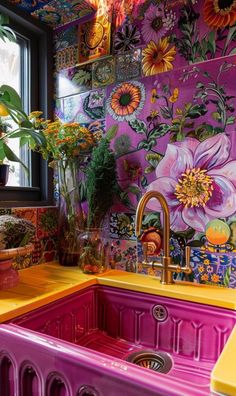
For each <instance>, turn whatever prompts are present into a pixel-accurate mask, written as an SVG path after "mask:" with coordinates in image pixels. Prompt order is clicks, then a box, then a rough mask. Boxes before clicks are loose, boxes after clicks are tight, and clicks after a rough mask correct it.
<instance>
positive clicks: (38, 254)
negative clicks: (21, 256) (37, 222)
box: [32, 238, 43, 265]
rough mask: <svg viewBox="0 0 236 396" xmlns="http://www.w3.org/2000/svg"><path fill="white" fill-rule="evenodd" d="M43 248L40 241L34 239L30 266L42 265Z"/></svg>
mask: <svg viewBox="0 0 236 396" xmlns="http://www.w3.org/2000/svg"><path fill="white" fill-rule="evenodd" d="M42 255H43V246H42V243H41V240H40V239H37V238H35V240H34V250H33V253H32V265H38V264H41V263H42Z"/></svg>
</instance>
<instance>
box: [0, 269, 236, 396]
mask: <svg viewBox="0 0 236 396" xmlns="http://www.w3.org/2000/svg"><path fill="white" fill-rule="evenodd" d="M19 276H20V282H19V284H18V285H17V286H16V287H14V288H11V289H8V290H5V291H4V290H2V291H0V323H2V322H6V321H9V320H11V319H13V318H15V317H17V316H19V315H22V314H25V313H27V312H30V311H31V310H33V309H36V308H39V307H42V306H43V305H46V304H48V303H49V302H53V301H56V300H58V299H60V298H63V297H65V296H68V295H70V294H72V293H75V292H77V291H79V290H82V289H84V288H86V287H88V286H92V285H96V284H100V285H104V286H111V287H119V288H122V289H127V290H134V291H139V292H143V293H150V294H154V295H159V296H165V297H170V298H175V299H179V300H185V301H191V302H196V303H201V304H207V305H213V306H216V307H223V308H227V309H231V310H234V311H236V290H233V289H228V288H220V287H217V286H215V287H214V286H208V285H199V284H191V283H187V282H176V283H175V284H173V285H161V284H160V280H159V279H157V278H154V277H147V276H145V275H140V274H133V273H128V272H123V271H117V270H110V271H107V272H105V273H104V274H102V275H85V274H83V273H82V272H81V271H80V269H79V268H77V267H62V266H60V265H59V264H58V263H56V262H53V263H47V264H41V265H38V266H35V267H30V268H27V269H25V270H21V271H19ZM235 351H236V328H235V329H234V331H233V332H232V334H231V336H230V338H229V340H228V342H227V344H226V346H225V348H224V350H223V352H222V354H221V356H220V358H219V359H218V362H217V363H216V365H215V368H214V370H213V371H212V378H211V386H212V389H213V390H214V391H215V392H219V393H223V394H225V395H230V396H235V395H236V376H235V371H234V366H235V364H234V361H235Z"/></svg>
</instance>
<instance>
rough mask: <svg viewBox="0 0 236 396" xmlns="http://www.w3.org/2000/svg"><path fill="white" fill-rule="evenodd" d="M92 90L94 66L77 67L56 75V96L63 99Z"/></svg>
mask: <svg viewBox="0 0 236 396" xmlns="http://www.w3.org/2000/svg"><path fill="white" fill-rule="evenodd" d="M91 89H92V65H91V64H89V65H84V66H76V67H72V68H70V69H66V70H63V71H61V72H60V73H58V74H56V96H57V97H58V98H62V97H65V96H70V95H74V94H79V93H82V92H86V91H89V90H91Z"/></svg>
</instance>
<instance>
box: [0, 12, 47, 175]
mask: <svg viewBox="0 0 236 396" xmlns="http://www.w3.org/2000/svg"><path fill="white" fill-rule="evenodd" d="M8 22H9V21H8V18H7V17H6V16H5V15H3V14H0V39H1V40H3V41H4V42H6V41H12V42H15V41H16V36H15V33H14V32H13V30H12V29H11V28H10V27H8V26H7V23H8ZM0 116H1V117H2V118H1V120H2V119H3V118H5V117H11V119H12V120H13V121H14V122H15V123H16V124H17V125H18V127H17V129H15V130H13V131H12V130H8V131H6V130H5V131H4V133H2V134H0V161H1V162H3V161H4V159H7V160H9V161H13V162H19V163H21V165H22V166H23V167H24V169H25V170H26V171H27V167H26V166H25V164H24V163H23V162H22V161H21V159H20V158H19V157H17V156H16V154H15V153H14V152H13V151H12V149H11V148H10V147H9V145H8V141H9V139H11V138H20V146H23V145H24V144H28V143H31V144H32V143H33V142H35V144H38V145H42V146H45V145H46V140H45V137H44V135H43V134H40V133H37V132H36V131H35V128H34V125H33V123H32V122H31V121H30V120H29V118H28V116H27V114H26V113H25V112H24V110H23V106H22V101H21V98H20V96H19V95H18V93H17V92H16V90H15V89H14V88H12V87H11V86H9V85H5V84H4V85H1V86H0Z"/></svg>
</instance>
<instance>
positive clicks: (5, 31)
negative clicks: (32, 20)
mask: <svg viewBox="0 0 236 396" xmlns="http://www.w3.org/2000/svg"><path fill="white" fill-rule="evenodd" d="M8 23H9V18H8V17H7V16H6V15H3V14H0V40H3V41H4V42H7V41H12V42H15V41H16V35H15V33H14V32H13V30H12V29H11V28H9V27H8V26H6V25H7V24H8Z"/></svg>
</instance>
